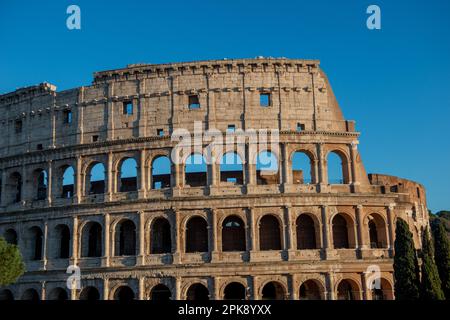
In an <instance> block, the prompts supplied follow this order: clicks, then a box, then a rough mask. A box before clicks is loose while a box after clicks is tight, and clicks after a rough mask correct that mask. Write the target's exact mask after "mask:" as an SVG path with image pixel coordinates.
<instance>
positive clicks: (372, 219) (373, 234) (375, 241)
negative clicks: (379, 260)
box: [367, 213, 387, 249]
mask: <svg viewBox="0 0 450 320" xmlns="http://www.w3.org/2000/svg"><path fill="white" fill-rule="evenodd" d="M367 228H368V231H369V243H370V248H372V249H376V248H387V233H386V231H387V230H386V223H385V222H384V219H383V218H382V217H381V216H380V215H379V214H377V213H372V214H371V215H369V216H368V223H367Z"/></svg>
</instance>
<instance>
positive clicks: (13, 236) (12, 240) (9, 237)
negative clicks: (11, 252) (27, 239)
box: [3, 229, 17, 245]
mask: <svg viewBox="0 0 450 320" xmlns="http://www.w3.org/2000/svg"><path fill="white" fill-rule="evenodd" d="M3 236H4V238H5V241H6V242H7V243H9V244H15V245H17V232H16V230H14V229H8V230H6V231H5V233H4V235H3Z"/></svg>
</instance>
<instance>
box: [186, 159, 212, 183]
mask: <svg viewBox="0 0 450 320" xmlns="http://www.w3.org/2000/svg"><path fill="white" fill-rule="evenodd" d="M207 176H208V165H207V162H206V159H205V157H204V156H203V155H202V154H200V153H192V154H190V155H189V156H188V157H187V158H186V160H185V162H184V184H185V185H187V186H191V187H203V186H206V185H207V183H208V180H207V178H208V177H207Z"/></svg>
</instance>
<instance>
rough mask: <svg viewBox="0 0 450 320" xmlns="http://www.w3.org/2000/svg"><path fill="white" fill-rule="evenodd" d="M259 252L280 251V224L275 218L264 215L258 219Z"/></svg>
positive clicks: (270, 215)
mask: <svg viewBox="0 0 450 320" xmlns="http://www.w3.org/2000/svg"><path fill="white" fill-rule="evenodd" d="M258 226H259V250H282V230H281V223H280V220H279V218H278V217H277V216H275V215H273V214H266V215H264V216H262V217H261V218H260V219H259V222H258Z"/></svg>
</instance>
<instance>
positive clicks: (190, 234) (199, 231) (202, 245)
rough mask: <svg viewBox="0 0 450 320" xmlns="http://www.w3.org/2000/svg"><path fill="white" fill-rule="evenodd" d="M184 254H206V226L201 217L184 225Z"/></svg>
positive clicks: (191, 219) (194, 218) (192, 219)
mask: <svg viewBox="0 0 450 320" xmlns="http://www.w3.org/2000/svg"><path fill="white" fill-rule="evenodd" d="M186 252H208V225H207V223H206V221H205V219H203V218H202V217H193V218H190V219H189V221H188V222H187V224H186Z"/></svg>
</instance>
